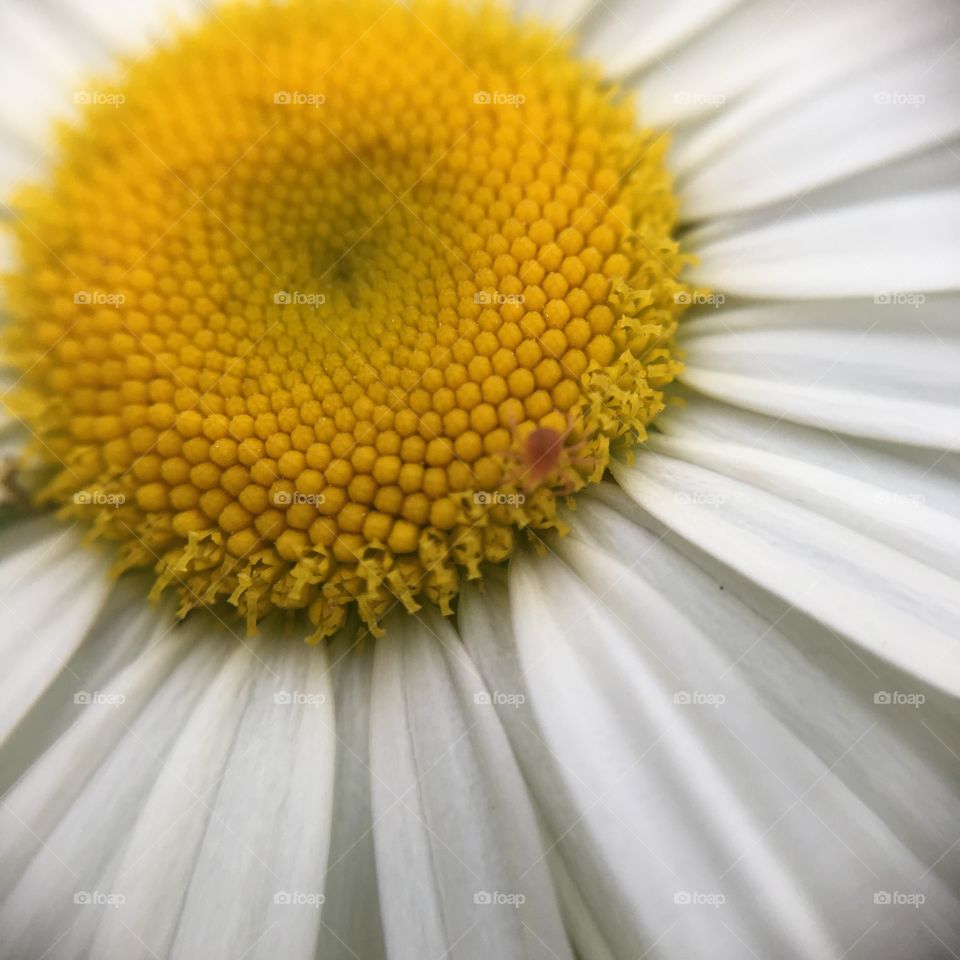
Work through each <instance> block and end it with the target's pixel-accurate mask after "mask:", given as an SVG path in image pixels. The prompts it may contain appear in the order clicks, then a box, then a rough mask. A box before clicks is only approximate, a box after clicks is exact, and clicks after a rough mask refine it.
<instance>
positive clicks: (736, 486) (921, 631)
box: [613, 452, 960, 694]
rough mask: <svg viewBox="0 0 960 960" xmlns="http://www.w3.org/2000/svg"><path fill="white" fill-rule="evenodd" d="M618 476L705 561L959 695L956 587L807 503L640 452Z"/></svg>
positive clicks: (959, 589)
mask: <svg viewBox="0 0 960 960" xmlns="http://www.w3.org/2000/svg"><path fill="white" fill-rule="evenodd" d="M613 473H614V476H615V477H616V478H617V480H618V482H619V483H620V484H621V486H622V487H623V488H624V490H626V492H627V493H628V494H629V495H630V496H631V497H632V498H633V499H634V500H635V501H636V502H637V503H638V504H640V505H641V506H642V507H643V508H644V509H646V510H648V511H649V512H650V513H651V514H653V516H655V517H657V519H659V520H660V521H661V522H663V523H665V524H667V525H668V526H669V527H670V528H671V529H673V530H675V531H676V532H677V533H678V534H679V535H680V536H682V537H683V538H684V539H686V540H687V541H689V542H690V543H691V544H694V545H695V546H697V547H698V548H700V549H701V550H703V551H705V552H706V553H707V554H708V555H711V556H713V557H716V558H717V559H719V560H720V561H722V562H723V563H725V564H727V565H728V566H730V567H731V568H732V569H734V570H736V571H737V572H738V573H740V574H741V575H742V576H744V577H746V578H748V579H750V580H752V581H753V582H754V583H756V584H758V585H760V586H762V587H764V588H765V589H766V590H768V591H770V592H771V593H773V594H774V595H775V596H778V597H781V598H782V599H784V600H785V601H787V602H788V603H789V604H790V605H791V606H793V607H795V608H797V609H798V610H800V611H802V612H804V613H806V614H807V615H809V616H811V617H813V618H815V619H816V620H818V621H819V622H821V623H823V624H825V625H826V626H828V627H829V628H831V629H832V630H835V631H836V632H837V633H838V634H840V635H841V636H843V637H846V638H847V639H849V640H851V641H853V642H854V643H857V644H860V645H861V646H862V647H863V648H864V649H866V650H868V651H870V652H871V653H872V654H874V655H876V656H878V657H880V658H881V659H884V660H887V661H888V662H890V663H892V664H894V665H896V666H897V667H899V668H900V669H902V670H904V671H905V672H908V673H911V674H912V675H913V676H915V677H917V678H918V679H920V680H922V681H923V682H925V683H929V684H931V685H932V686H934V687H937V688H939V689H943V690H946V691H950V692H952V693H954V694H960V656H958V648H957V640H956V638H957V636H960V582H958V581H957V580H955V579H953V578H952V577H949V576H946V575H944V574H941V573H938V572H937V571H936V570H934V569H932V568H930V567H928V566H925V565H924V564H922V563H919V562H917V561H915V560H911V559H910V558H908V557H906V556H903V555H902V554H900V553H898V552H897V551H896V550H892V549H890V548H888V547H885V546H883V545H882V544H880V543H879V542H877V541H875V540H872V539H871V538H869V537H867V536H864V535H863V534H861V533H857V532H855V531H853V530H850V529H847V528H845V527H844V526H843V525H841V524H839V523H837V522H835V521H833V520H830V519H828V518H826V517H824V516H821V515H818V514H817V513H815V512H814V511H812V510H810V509H807V508H804V507H803V506H801V505H798V504H795V503H792V502H790V501H787V500H783V499H781V498H780V497H778V496H775V495H773V494H770V493H767V492H766V491H764V490H761V489H758V488H757V487H753V486H751V485H749V484H747V483H742V482H739V481H735V480H730V479H729V478H727V477H725V476H723V475H721V474H718V473H714V472H713V471H711V470H708V469H706V468H704V467H700V466H694V465H692V464H689V463H685V462H683V461H680V460H676V459H674V458H672V457H666V456H662V455H659V454H656V453H653V452H649V453H648V452H644V453H641V454H640V455H639V456H638V457H637V462H636V464H635V466H632V467H630V466H626V465H624V464H620V463H618V462H615V463H614V465H613Z"/></svg>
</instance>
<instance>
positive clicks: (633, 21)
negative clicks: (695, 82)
mask: <svg viewBox="0 0 960 960" xmlns="http://www.w3.org/2000/svg"><path fill="white" fill-rule="evenodd" d="M741 2H742V0H674V2H673V3H670V4H664V3H659V2H656V0H611V2H609V3H603V4H602V5H601V7H600V9H599V10H597V11H596V13H595V16H593V17H591V18H590V19H589V20H588V21H587V22H586V24H585V25H584V37H583V53H584V54H585V55H586V56H588V57H593V58H596V59H598V60H600V61H601V62H602V63H603V67H604V71H605V72H606V73H607V75H608V76H612V77H619V76H621V75H622V74H627V73H631V72H634V71H636V70H640V69H642V68H643V67H645V66H646V65H648V64H649V63H651V62H652V61H654V60H659V59H661V58H662V57H665V56H667V54H668V51H669V50H670V49H671V48H672V47H674V46H677V45H680V44H682V43H683V41H684V40H685V39H687V38H688V37H691V36H693V35H694V34H696V33H697V32H698V31H700V30H705V29H707V28H709V26H710V24H711V23H712V22H713V21H715V20H717V19H718V18H719V17H721V16H722V15H723V14H724V13H726V12H727V11H728V10H730V9H732V8H733V7H736V6H737V4H739V3H741Z"/></svg>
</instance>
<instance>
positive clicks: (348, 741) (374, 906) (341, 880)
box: [317, 632, 386, 960]
mask: <svg viewBox="0 0 960 960" xmlns="http://www.w3.org/2000/svg"><path fill="white" fill-rule="evenodd" d="M330 659H331V661H332V664H333V673H334V689H335V698H334V706H335V712H336V730H337V757H336V762H335V769H336V771H337V776H336V780H335V783H334V795H333V816H332V826H331V837H330V856H329V864H328V866H327V876H326V882H325V891H326V893H325V896H326V900H325V902H324V905H323V911H322V913H321V919H322V921H323V924H322V926H321V929H320V933H319V942H318V945H317V955H318V956H321V957H323V958H324V960H356V958H357V957H362V958H364V960H378V958H383V957H385V956H386V953H385V946H384V942H383V928H382V925H381V922H380V900H379V895H378V893H377V871H376V862H375V859H374V850H373V814H372V811H371V797H370V686H371V680H372V668H373V647H372V645H371V644H370V643H358V642H357V641H356V640H355V639H354V638H353V635H352V633H349V632H348V633H346V635H344V636H342V637H340V638H338V639H337V641H336V642H335V643H334V644H333V645H332V648H331V651H330Z"/></svg>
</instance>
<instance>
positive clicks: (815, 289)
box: [689, 190, 960, 299]
mask: <svg viewBox="0 0 960 960" xmlns="http://www.w3.org/2000/svg"><path fill="white" fill-rule="evenodd" d="M689 243H690V246H691V248H692V249H693V250H694V251H695V252H696V253H697V256H698V257H699V258H700V264H699V265H698V266H697V267H695V268H693V269H692V270H691V272H690V279H691V281H692V282H694V283H698V284H704V285H706V286H709V287H713V288H715V289H716V290H718V291H721V292H723V293H724V294H726V295H728V296H729V295H737V296H744V297H772V298H780V299H786V298H790V297H797V298H801V299H812V298H820V297H855V296H875V295H877V294H880V293H882V292H883V291H889V290H891V289H892V290H897V291H923V292H926V293H931V292H935V291H940V290H956V289H960V268H958V265H957V259H956V256H955V255H954V252H955V251H956V249H957V248H958V246H960V192H958V191H956V190H952V191H944V192H931V193H921V194H915V195H913V196H909V197H897V198H894V199H889V200H885V201H880V202H876V203H871V204H866V205H863V206H855V207H848V208H844V209H840V210H834V211H829V212H826V213H823V214H819V215H814V216H805V217H798V218H797V219H796V220H793V221H790V222H785V223H774V224H771V225H768V226H764V227H758V228H756V229H753V230H749V231H747V232H744V233H742V234H740V235H737V236H732V237H730V238H728V239H719V240H714V241H708V242H706V243H703V244H699V243H698V242H697V239H696V237H694V236H691V237H690V238H689Z"/></svg>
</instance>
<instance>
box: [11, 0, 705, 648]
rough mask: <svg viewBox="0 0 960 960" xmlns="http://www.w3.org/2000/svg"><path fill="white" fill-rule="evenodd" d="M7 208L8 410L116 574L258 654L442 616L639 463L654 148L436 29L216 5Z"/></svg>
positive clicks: (375, 15) (672, 261)
mask: <svg viewBox="0 0 960 960" xmlns="http://www.w3.org/2000/svg"><path fill="white" fill-rule="evenodd" d="M122 77H123V79H122V81H120V82H117V81H112V82H108V81H101V82H100V83H99V85H94V87H95V93H92V94H90V95H88V96H87V97H84V98H80V99H82V100H85V101H86V106H85V107H84V113H83V116H82V121H81V122H80V123H79V124H75V125H73V126H71V127H69V128H67V129H64V130H63V131H61V133H60V144H59V149H58V152H57V154H56V156H57V159H56V162H55V164H54V165H53V168H52V170H51V171H50V173H49V175H48V176H47V177H46V178H45V180H44V182H42V183H40V184H37V185H35V186H33V187H31V188H30V189H29V190H25V191H22V192H21V193H20V194H19V195H18V196H17V197H16V198H15V199H14V201H13V207H14V210H15V212H16V220H15V221H14V230H15V233H16V238H17V240H18V245H19V254H20V264H19V266H18V268H17V270H16V272H15V273H14V275H13V276H11V277H10V278H8V284H7V287H8V293H9V300H10V308H11V315H12V320H11V323H10V325H9V327H8V330H7V332H6V334H5V346H6V351H7V353H8V355H9V356H11V357H12V358H13V360H14V363H15V365H16V366H17V367H18V368H19V370H20V371H21V373H22V377H21V381H20V384H19V386H18V388H17V390H16V391H15V393H14V395H13V397H12V399H11V401H10V404H11V406H12V408H13V409H14V410H15V411H16V412H17V413H18V415H19V416H21V417H22V418H23V420H24V421H25V422H26V424H27V425H28V426H29V427H30V429H31V430H32V431H33V433H34V434H35V437H36V442H35V443H34V444H33V447H32V454H33V461H32V462H33V463H36V460H37V459H39V461H40V462H41V464H43V465H44V466H45V468H46V469H47V470H48V472H49V476H47V477H46V479H45V484H44V487H43V490H42V491H41V492H40V494H39V495H40V497H41V498H45V499H47V500H52V501H53V502H55V503H57V504H59V505H61V506H62V509H63V511H64V512H65V513H67V514H70V515H74V516H78V517H85V518H88V519H92V520H93V522H94V527H93V529H94V531H95V533H96V534H97V535H99V536H101V537H103V538H106V539H108V540H111V541H115V542H116V543H117V544H118V545H119V550H118V568H119V569H126V568H128V567H133V566H142V565H152V566H154V567H155V568H156V570H157V573H158V584H157V589H158V590H160V589H163V588H164V587H166V586H174V587H176V588H177V589H179V590H180V591H181V593H182V597H183V611H184V612H186V610H188V609H190V608H191V607H193V606H196V605H198V604H213V603H215V602H217V601H218V600H221V599H225V600H227V601H228V602H229V603H231V604H233V605H234V606H236V607H237V608H239V610H240V611H241V612H242V613H243V615H244V616H245V617H246V618H247V620H248V622H249V623H250V624H251V625H253V624H255V623H256V621H257V620H259V619H260V618H261V617H263V616H264V615H265V614H267V613H268V612H270V611H271V610H274V609H278V608H280V609H288V610H289V609H300V608H304V609H306V610H307V611H308V615H309V618H310V620H311V622H312V624H313V625H314V627H315V628H316V629H315V632H314V637H315V638H318V639H319V638H320V637H323V636H326V635H329V634H330V633H332V632H333V631H334V630H336V629H337V628H338V627H339V626H341V625H342V624H343V622H344V620H345V618H346V616H347V614H348V611H349V609H350V608H351V606H352V605H354V604H355V605H356V606H357V609H358V610H359V613H360V616H361V618H362V620H363V621H364V622H365V623H366V624H367V625H368V626H369V627H371V628H373V629H376V625H377V623H378V622H379V620H380V619H381V618H382V616H383V615H384V614H385V612H386V611H387V610H388V609H389V608H390V607H391V606H392V605H394V604H395V603H398V602H400V603H402V604H403V605H405V606H406V607H407V608H408V609H409V610H416V609H417V607H418V605H419V604H420V603H422V602H423V601H424V600H428V601H430V602H433V603H436V604H438V605H439V606H440V607H441V608H442V609H443V610H444V612H450V609H451V602H452V600H453V599H454V597H455V596H456V594H457V591H458V590H459V587H460V585H461V583H462V581H463V579H464V578H476V577H479V576H480V575H481V570H482V564H483V563H484V562H488V561H489V562H500V561H503V560H505V559H506V558H507V557H508V556H509V555H510V553H511V551H512V550H513V548H514V545H515V543H516V539H517V535H518V532H519V531H521V530H523V529H529V530H544V529H546V528H558V527H560V526H561V524H560V521H559V519H558V514H557V511H558V498H559V499H560V500H562V498H563V497H564V496H565V495H566V494H568V493H571V492H573V491H575V490H578V489H580V488H581V487H583V486H584V485H585V484H587V483H589V482H592V481H596V480H599V479H600V478H601V476H602V475H603V472H604V468H605V466H606V464H607V462H608V459H609V455H610V444H611V442H612V441H616V440H619V439H622V440H624V441H626V442H628V443H629V442H632V441H634V440H636V439H642V438H643V436H644V427H645V425H646V424H648V423H649V422H650V421H651V419H652V418H653V417H654V416H655V415H656V414H657V413H658V412H659V411H660V409H661V408H662V406H663V396H662V390H663V388H664V386H665V385H666V384H668V383H669V382H670V381H671V380H672V379H673V377H674V376H675V375H676V373H677V372H678V370H679V364H678V363H677V361H676V359H675V358H674V357H673V356H672V355H671V344H672V337H673V334H674V331H675V328H676V321H677V317H678V315H679V313H680V312H681V311H682V309H683V304H684V303H685V302H687V301H688V300H689V297H687V296H685V295H684V290H685V288H684V287H683V285H682V284H681V283H680V282H679V281H678V280H677V275H678V273H679V271H680V270H681V269H682V266H683V263H684V259H683V257H682V256H681V255H680V254H679V253H678V251H677V245H676V243H675V242H674V241H673V240H672V239H671V231H672V230H673V228H674V223H675V200H674V197H673V195H672V193H671V186H670V179H669V176H668V174H667V172H666V170H665V168H664V165H663V153H664V150H665V146H666V144H665V141H664V140H663V139H662V138H659V137H657V136H656V135H654V134H653V133H651V132H649V131H644V130H640V129H638V128H637V127H636V123H635V109H634V105H633V103H632V102H631V101H630V99H629V98H627V97H625V96H623V95H622V94H621V93H620V92H619V91H617V90H615V89H613V88H611V87H610V86H609V85H608V84H606V83H605V82H604V81H603V80H602V79H601V76H600V74H599V72H598V71H597V70H596V69H595V68H593V67H591V66H589V65H585V64H583V63H581V62H579V61H577V60H576V59H575V58H574V57H572V55H571V54H570V51H569V47H568V44H567V43H565V42H562V41H561V42H558V40H557V38H556V37H555V36H552V35H550V34H549V33H547V32H544V31H542V30H540V29H536V28H533V27H531V26H520V25H518V24H516V23H514V22H512V21H511V20H510V19H509V17H508V16H507V15H506V14H504V13H503V12H501V11H500V10H499V9H495V8H491V7H487V6H484V7H482V8H471V9H465V8H464V7H462V6H459V5H457V4H455V3H445V2H430V0H426V2H415V3H414V4H413V5H412V7H405V6H402V5H400V4H395V3H391V4H388V3H386V2H383V0H353V2H351V3H350V4H344V3H333V2H319V0H287V2H282V3H266V2H261V3H239V4H231V5H229V6H226V7H223V8H220V9H218V11H217V13H216V15H215V16H211V17H210V18H209V19H208V20H206V21H205V22H202V23H200V24H199V25H195V26H191V27H190V28H188V29H187V28H185V29H183V30H182V31H181V32H180V33H179V34H178V36H177V38H176V39H175V40H174V41H172V42H170V43H169V44H167V45H165V46H162V47H160V48H158V49H156V50H155V51H153V52H152V53H151V54H150V55H149V56H148V57H147V58H146V59H144V60H141V61H137V62H131V63H128V64H123V71H122Z"/></svg>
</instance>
